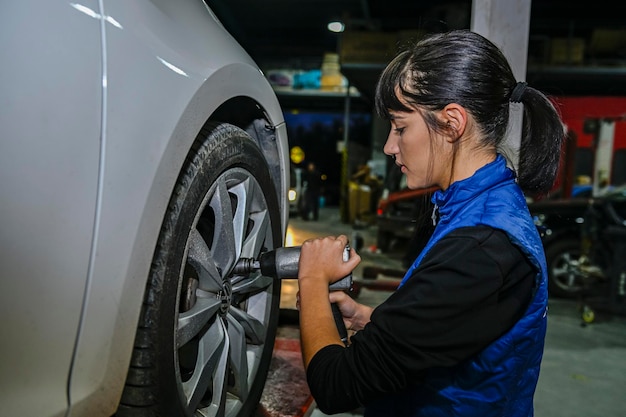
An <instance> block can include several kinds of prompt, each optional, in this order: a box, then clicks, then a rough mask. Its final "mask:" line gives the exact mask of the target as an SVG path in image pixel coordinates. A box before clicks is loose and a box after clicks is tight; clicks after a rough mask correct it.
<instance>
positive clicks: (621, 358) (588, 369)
mask: <svg viewBox="0 0 626 417" xmlns="http://www.w3.org/2000/svg"><path fill="white" fill-rule="evenodd" d="M355 232H357V233H359V234H360V235H361V236H362V237H363V239H364V247H363V248H362V249H361V250H360V251H359V254H360V255H361V257H362V258H363V261H362V263H361V265H360V266H359V267H358V268H357V270H356V271H355V272H354V277H355V280H356V281H357V284H359V283H361V284H363V285H362V286H361V290H360V292H359V294H358V296H357V300H359V301H360V302H362V303H365V304H369V305H372V306H376V305H378V304H380V303H381V302H382V301H384V300H385V299H386V297H387V296H388V294H389V291H388V290H392V289H393V287H394V283H395V282H397V279H396V278H390V277H389V276H386V275H379V276H378V279H376V280H365V279H363V278H362V276H363V274H362V272H363V269H364V268H366V267H368V266H377V267H382V268H387V269H392V270H393V269H401V266H400V265H401V261H400V258H401V256H402V254H394V253H392V254H389V255H383V254H377V253H375V252H373V251H371V250H370V249H373V248H372V245H374V244H375V236H376V228H375V226H369V227H366V228H361V229H360V230H354V229H353V228H352V227H351V226H350V225H346V224H343V223H341V221H340V217H339V212H338V209H337V208H335V207H327V208H323V209H322V210H321V212H320V220H319V221H317V222H313V221H303V220H301V219H291V220H290V223H289V230H288V236H287V245H288V246H291V245H298V244H300V243H302V241H303V240H305V239H308V238H311V237H315V236H323V235H328V234H334V235H336V234H342V233H343V234H347V235H348V236H351V237H352V238H354V233H355ZM381 284H385V285H381ZM296 291H297V284H296V283H295V282H293V281H284V282H283V293H282V297H281V309H282V310H281V324H280V328H279V333H278V340H277V349H275V355H274V363H273V366H272V368H273V370H272V371H271V372H270V378H269V380H268V384H266V391H265V392H266V393H265V394H264V400H263V401H262V404H261V406H260V407H259V410H260V411H259V413H258V415H259V416H261V415H262V416H266V417H278V416H291V415H293V416H311V417H320V416H324V414H322V413H321V412H320V411H319V410H317V409H316V408H315V403H314V402H312V400H311V399H310V396H309V395H308V389H307V388H306V381H305V380H304V371H303V369H302V367H301V362H300V361H301V357H300V356H299V352H298V349H299V345H298V342H297V338H298V329H297V312H296V311H295V310H294V308H295V293H296ZM286 379H287V381H286ZM268 396H269V397H268ZM270 398H271V401H273V405H270ZM277 399H282V401H276V400H277ZM281 403H283V406H284V408H282V409H281V407H283V406H281V405H280V404H281ZM272 407H273V408H272ZM290 413H291V414H290ZM360 415H362V412H361V410H355V411H354V412H353V413H350V414H343V415H342V416H360ZM535 415H536V416H539V417H595V416H597V417H624V416H626V317H624V316H617V315H612V314H608V313H603V312H602V311H600V312H597V314H596V321H595V322H594V323H592V324H590V325H586V326H584V325H582V320H581V314H580V309H579V306H578V303H577V302H575V301H571V300H559V299H551V300H550V302H549V321H548V333H547V339H546V347H545V352H544V359H543V363H542V369H541V374H540V378H539V384H538V386H537V392H536V394H535Z"/></svg>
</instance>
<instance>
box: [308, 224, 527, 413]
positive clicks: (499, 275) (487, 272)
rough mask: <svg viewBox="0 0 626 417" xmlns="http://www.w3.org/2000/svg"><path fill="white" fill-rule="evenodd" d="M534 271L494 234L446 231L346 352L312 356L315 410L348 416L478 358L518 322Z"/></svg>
mask: <svg viewBox="0 0 626 417" xmlns="http://www.w3.org/2000/svg"><path fill="white" fill-rule="evenodd" d="M536 272H537V271H536V269H535V268H534V267H533V266H532V264H530V262H529V261H528V259H527V258H526V256H524V254H523V253H522V252H521V251H520V249H519V248H518V247H516V246H514V245H513V244H512V243H511V242H510V240H509V239H508V237H507V235H506V234H505V233H504V232H502V231H500V230H496V229H493V228H489V227H485V226H476V227H465V228H461V229H457V230H454V231H452V232H451V233H450V234H448V235H447V236H445V237H444V238H442V239H441V240H440V241H439V242H437V243H436V244H435V245H434V246H433V247H432V248H431V250H430V251H429V252H428V254H427V255H426V256H425V257H424V259H423V260H422V262H421V264H420V266H419V267H418V268H417V269H416V270H415V271H414V272H413V274H412V276H411V278H409V280H407V281H406V283H405V284H404V285H403V286H402V287H400V288H399V289H398V290H397V291H396V292H394V293H392V294H391V295H390V297H389V298H388V299H387V300H386V301H385V302H383V303H382V304H381V305H379V306H378V307H376V308H375V309H374V311H373V312H372V316H371V321H370V323H368V324H367V325H366V326H365V328H364V329H363V330H361V331H359V332H357V333H356V334H355V335H354V336H352V338H351V344H350V346H349V347H348V348H343V347H341V346H338V345H332V346H327V347H325V348H323V349H321V350H320V351H319V352H318V353H317V354H315V356H314V357H313V359H312V360H311V362H310V364H309V367H308V369H307V380H308V384H309V387H310V390H311V393H312V394H313V397H314V398H315V400H316V402H317V405H318V407H319V408H320V410H322V411H323V412H325V413H337V412H343V411H349V410H353V409H355V408H358V407H359V406H361V405H367V404H368V403H369V402H370V401H372V400H375V399H377V398H380V397H381V396H384V395H385V394H388V393H392V392H398V391H401V390H403V389H404V388H406V387H407V386H408V385H414V384H416V383H419V380H420V375H421V372H422V371H424V370H425V369H428V368H433V367H442V366H443V367H446V366H453V365H456V364H458V363H460V362H461V361H463V360H465V359H467V358H469V357H471V356H473V355H475V354H476V353H478V352H480V351H481V350H482V349H483V348H485V347H486V346H487V345H488V344H490V343H491V342H493V341H494V340H496V339H497V338H499V337H500V336H501V335H502V334H504V333H505V332H506V331H507V330H509V329H510V328H511V327H512V326H513V324H514V323H515V322H516V321H517V320H519V319H520V318H521V316H522V315H523V313H524V310H525V309H526V307H527V306H528V303H529V302H530V300H531V297H532V294H533V286H534V277H535V276H536Z"/></svg>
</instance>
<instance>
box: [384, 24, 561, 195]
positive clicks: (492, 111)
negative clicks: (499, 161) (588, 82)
mask: <svg viewBox="0 0 626 417" xmlns="http://www.w3.org/2000/svg"><path fill="white" fill-rule="evenodd" d="M517 85H518V83H517V80H516V79H515V76H514V75H513V72H512V70H511V67H510V65H509V63H508V62H507V60H506V58H505V57H504V55H503V54H502V52H501V51H500V50H499V49H498V47H497V46H495V45H494V44H493V43H492V42H490V41H489V40H487V39H486V38H484V37H483V36H481V35H479V34H477V33H474V32H471V31H468V30H455V31H451V32H447V33H440V34H434V35H429V36H427V37H425V38H422V39H421V40H420V41H418V42H417V43H416V44H414V45H413V46H412V47H410V48H409V49H407V50H405V51H403V52H401V53H399V54H398V55H397V56H396V57H395V58H394V59H393V60H392V61H391V62H390V63H389V65H388V66H387V67H386V68H385V70H384V71H383V73H382V74H381V76H380V79H379V81H378V84H377V86H376V103H375V104H376V111H377V113H378V114H379V115H380V116H381V117H384V118H387V119H389V118H390V115H389V111H390V110H394V111H405V112H411V111H414V110H416V109H423V110H426V111H423V112H422V113H423V115H424V117H425V120H426V123H427V124H428V126H429V128H431V129H433V130H437V131H441V130H442V129H444V128H445V127H444V126H441V125H440V124H439V123H438V121H437V119H436V118H435V117H434V115H433V113H432V112H434V111H437V110H441V109H443V108H444V107H445V106H446V105H448V104H450V103H457V104H460V105H461V106H463V107H464V108H465V109H466V110H467V111H468V112H469V113H470V114H471V115H472V117H473V118H474V120H475V121H476V122H477V124H478V125H479V127H480V129H481V131H482V133H483V134H484V142H483V143H482V144H481V145H482V146H493V147H494V148H495V149H496V150H497V151H498V152H501V153H504V154H505V156H506V150H505V149H504V147H503V144H504V139H505V137H506V134H507V129H508V121H509V103H510V99H511V93H512V92H513V90H514V89H515V87H516V86H517ZM397 91H399V92H400V94H401V95H402V98H403V99H404V100H405V101H406V102H408V103H409V104H411V105H412V106H415V108H410V107H407V106H406V105H405V104H403V103H402V102H401V101H400V98H399V97H398V96H397V94H396V93H397ZM518 93H520V94H518ZM514 99H515V101H519V102H522V103H523V104H524V117H523V126H522V140H521V146H520V151H519V168H518V184H519V185H520V187H521V188H522V190H523V191H524V192H526V193H528V194H529V195H531V196H538V195H541V194H544V193H546V192H548V191H550V190H551V188H552V186H553V185H554V182H555V179H556V176H557V172H558V168H559V162H560V154H561V144H562V141H563V139H564V137H565V132H564V127H563V123H562V122H561V119H560V117H559V115H558V113H557V111H556V109H555V108H554V106H553V105H552V103H551V102H550V100H549V99H548V98H547V97H546V96H545V95H544V94H543V93H541V92H540V91H538V90H536V89H534V88H532V87H530V86H527V85H525V88H521V89H520V88H519V87H518V90H517V91H516V97H515V98H514Z"/></svg>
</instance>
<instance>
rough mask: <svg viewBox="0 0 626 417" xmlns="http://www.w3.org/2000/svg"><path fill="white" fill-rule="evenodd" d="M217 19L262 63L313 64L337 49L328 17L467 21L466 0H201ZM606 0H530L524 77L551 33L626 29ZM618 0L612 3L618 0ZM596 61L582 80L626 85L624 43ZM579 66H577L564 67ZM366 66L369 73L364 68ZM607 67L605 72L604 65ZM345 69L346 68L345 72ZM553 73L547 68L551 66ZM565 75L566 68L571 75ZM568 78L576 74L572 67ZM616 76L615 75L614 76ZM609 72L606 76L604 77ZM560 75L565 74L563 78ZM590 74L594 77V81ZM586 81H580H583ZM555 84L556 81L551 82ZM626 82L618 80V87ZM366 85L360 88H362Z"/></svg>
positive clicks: (427, 24)
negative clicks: (527, 65)
mask: <svg viewBox="0 0 626 417" xmlns="http://www.w3.org/2000/svg"><path fill="white" fill-rule="evenodd" d="M206 1H207V3H208V4H209V5H210V6H211V8H212V9H213V11H214V12H215V13H216V15H217V16H218V17H219V18H220V20H221V21H222V23H223V24H224V26H226V28H227V29H228V30H229V31H230V32H231V33H232V35H233V36H234V37H235V38H236V39H237V40H238V41H239V43H241V44H242V46H243V47H244V48H245V49H246V50H247V51H248V53H250V55H251V56H252V57H253V58H254V59H255V60H256V61H257V62H258V63H259V65H260V66H261V67H262V68H264V69H271V68H292V69H298V70H307V69H313V68H319V67H320V65H321V61H322V57H323V54H324V53H325V52H334V51H337V48H338V42H339V36H340V35H338V34H335V33H331V32H329V31H328V30H327V29H326V25H327V23H328V22H329V21H331V20H333V19H341V20H343V21H344V22H346V24H347V27H348V28H352V29H355V30H376V31H384V32H397V31H402V30H415V29H422V30H426V31H442V30H447V29H456V28H468V27H469V25H470V14H471V0H447V1H446V0H206ZM609 3H614V2H609V1H608V0H596V1H594V2H578V1H571V0H535V1H533V2H532V10H531V27H530V42H529V75H528V77H529V81H532V80H531V79H530V78H531V75H532V74H531V72H532V71H533V69H532V68H531V66H532V63H533V57H535V56H539V55H542V54H544V53H545V46H546V42H549V40H550V39H553V38H557V37H558V38H567V37H570V38H583V39H585V42H587V43H589V42H591V38H592V33H593V31H594V29H596V28H606V29H625V28H626V19H625V18H624V15H625V14H624V12H625V11H626V10H625V9H626V7H625V6H624V5H619V6H616V5H615V4H612V7H609ZM618 4H619V3H618ZM599 58H601V60H600V61H595V62H594V63H593V64H594V66H595V67H597V66H598V65H599V66H601V67H602V70H601V71H600V72H599V73H598V70H597V69H596V70H594V71H591V72H589V71H587V70H586V69H585V71H582V72H586V75H585V76H586V77H587V78H586V79H585V80H586V81H587V82H593V83H595V82H600V81H601V82H604V83H605V84H607V86H605V87H607V88H609V89H611V90H612V91H615V86H614V85H613V87H611V86H609V85H608V84H614V82H616V81H619V82H620V83H621V84H623V85H624V86H626V78H624V77H625V76H626V75H625V74H624V69H625V68H626V67H625V66H624V62H626V48H625V49H618V50H616V51H614V52H613V53H612V54H610V55H609V56H602V57H599ZM544 70H545V68H542V71H541V74H539V75H535V76H536V77H539V78H537V79H538V80H539V81H542V80H544V81H545V80H548V79H549V78H551V79H552V78H556V79H557V80H559V79H563V76H562V74H561V71H560V70H559V71H557V72H558V74H557V75H556V76H552V75H550V71H544ZM572 70H573V71H574V72H575V73H580V72H581V68H580V65H578V66H576V67H574V68H570V69H569V71H570V72H572ZM368 71H369V73H368ZM379 71H380V69H379V68H369V69H365V70H360V71H356V72H355V71H350V70H349V69H348V70H347V71H343V72H344V74H345V75H346V76H347V77H348V79H350V81H351V83H353V84H354V85H356V86H357V87H360V88H361V89H363V88H365V87H364V86H365V85H368V84H373V83H374V82H375V78H376V75H377V74H378V73H379ZM607 71H608V72H607ZM350 72H352V74H350ZM553 72H554V71H553ZM571 76H572V75H571V74H570V77H571ZM573 76H574V78H575V79H576V77H578V75H576V74H574V75H573ZM616 76H617V77H618V78H617V79H616V80H615V79H614V78H615V77H616ZM607 77H609V78H607ZM565 78H567V76H566V77H565ZM594 80H595V81H594ZM587 82H584V83H582V85H583V86H584V85H586V84H587ZM555 88H556V89H558V88H559V87H558V86H555ZM624 88H626V87H621V89H622V90H623V89H624ZM365 89H366V90H367V88H365ZM622 93H626V92H622Z"/></svg>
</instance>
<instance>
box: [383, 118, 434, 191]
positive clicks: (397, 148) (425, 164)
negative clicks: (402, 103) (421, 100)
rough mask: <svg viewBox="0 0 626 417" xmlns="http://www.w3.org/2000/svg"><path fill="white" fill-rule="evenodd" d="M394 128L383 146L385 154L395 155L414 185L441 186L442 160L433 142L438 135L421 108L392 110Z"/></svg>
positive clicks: (408, 184) (418, 186) (409, 185)
mask: <svg viewBox="0 0 626 417" xmlns="http://www.w3.org/2000/svg"><path fill="white" fill-rule="evenodd" d="M390 115H391V130H390V132H389V136H388V137H387V142H386V143H385V146H384V148H383V151H384V152H385V154H387V155H389V156H393V157H395V162H396V165H398V166H399V167H400V169H401V171H402V173H403V174H404V175H406V179H407V186H408V187H409V188H411V189H416V188H425V187H430V186H432V185H437V186H440V184H439V182H440V181H439V175H438V168H439V164H438V163H437V159H436V158H435V155H433V154H432V153H433V148H435V149H436V148H437V146H439V145H438V144H433V143H432V141H433V140H437V137H438V136H439V135H437V134H434V133H431V131H430V130H428V126H427V125H426V122H425V121H424V118H423V117H422V115H421V113H420V112H418V111H412V112H403V111H390Z"/></svg>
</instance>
